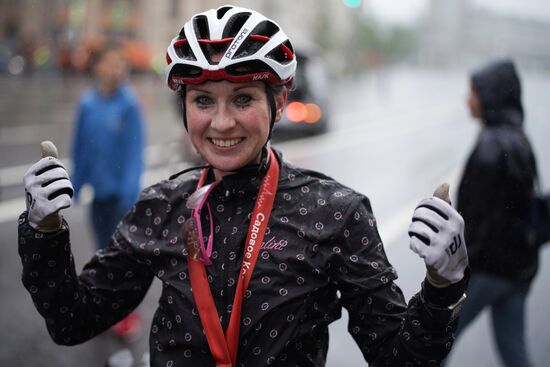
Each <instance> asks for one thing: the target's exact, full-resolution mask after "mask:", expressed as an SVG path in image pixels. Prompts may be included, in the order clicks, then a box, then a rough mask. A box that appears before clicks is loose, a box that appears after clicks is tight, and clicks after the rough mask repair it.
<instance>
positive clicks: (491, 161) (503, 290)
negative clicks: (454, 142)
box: [457, 60, 538, 367]
mask: <svg viewBox="0 0 550 367" xmlns="http://www.w3.org/2000/svg"><path fill="white" fill-rule="evenodd" d="M470 84H471V90H470V94H469V98H468V105H469V108H470V113H471V115H472V116H473V117H474V118H476V119H477V120H479V122H480V124H481V125H480V128H481V129H480V133H479V136H478V138H477V142H476V144H475V146H474V148H473V150H472V152H471V153H470V156H469V158H468V161H467V164H466V167H465V169H464V173H463V176H462V180H461V183H460V188H459V191H458V202H457V206H458V210H459V212H460V213H461V214H462V216H463V217H464V220H465V222H466V227H465V228H466V229H465V237H466V243H467V244H468V255H469V258H470V266H471V269H472V273H471V279H470V284H469V286H468V299H467V300H466V302H465V306H464V310H463V313H462V316H461V318H460V322H459V327H458V333H462V332H463V331H464V329H465V328H466V327H467V326H468V325H469V324H470V323H471V322H472V321H473V320H474V319H475V318H476V317H477V316H478V315H479V314H480V313H481V311H482V310H484V309H486V308H488V309H489V311H490V315H491V321H492V326H493V331H494V336H495V339H496V345H497V348H498V351H499V354H500V357H501V358H502V361H503V362H504V364H505V365H506V366H508V367H525V366H532V363H531V361H530V358H529V352H528V346H527V341H526V335H525V334H526V332H525V323H526V320H525V312H526V308H525V303H526V300H527V295H528V292H529V288H530V286H531V282H532V280H533V278H534V277H535V274H536V273H537V264H538V253H537V249H536V248H535V247H533V246H530V245H529V243H528V238H527V230H526V226H525V223H526V222H527V218H528V215H529V212H530V203H531V198H532V196H533V192H534V175H535V169H536V168H535V167H536V163H535V158H534V154H533V151H532V149H531V146H530V143H529V140H528V139H527V136H526V135H525V133H524V131H523V121H524V111H523V106H522V103H521V83H520V79H519V76H518V73H517V71H516V67H515V66H514V63H513V62H512V61H511V60H498V61H494V62H492V63H490V64H488V65H486V66H484V67H483V68H481V69H479V70H477V71H475V72H474V73H473V74H472V76H471V78H470Z"/></svg>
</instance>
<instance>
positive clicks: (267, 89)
mask: <svg viewBox="0 0 550 367" xmlns="http://www.w3.org/2000/svg"><path fill="white" fill-rule="evenodd" d="M265 92H266V94H267V101H268V102H269V110H270V113H271V121H270V123H269V135H268V136H267V141H266V145H267V142H269V140H270V139H271V133H272V132H273V126H274V125H275V116H276V113H277V106H276V104H275V96H274V95H273V89H271V87H270V86H269V84H268V83H265Z"/></svg>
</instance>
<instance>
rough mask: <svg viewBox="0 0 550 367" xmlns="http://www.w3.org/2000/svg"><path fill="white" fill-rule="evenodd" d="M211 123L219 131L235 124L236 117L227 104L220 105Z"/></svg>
mask: <svg viewBox="0 0 550 367" xmlns="http://www.w3.org/2000/svg"><path fill="white" fill-rule="evenodd" d="M211 125H212V128H214V129H216V130H218V131H225V130H229V129H231V128H233V127H234V126H235V119H234V117H233V115H232V114H231V112H230V111H229V110H228V108H227V107H226V106H224V105H220V106H219V108H218V109H217V110H216V113H215V114H214V116H213V118H212V123H211Z"/></svg>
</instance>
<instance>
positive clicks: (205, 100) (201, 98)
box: [195, 96, 212, 107]
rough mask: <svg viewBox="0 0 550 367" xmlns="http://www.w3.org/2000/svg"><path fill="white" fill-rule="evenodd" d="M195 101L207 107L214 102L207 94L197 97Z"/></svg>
mask: <svg viewBox="0 0 550 367" xmlns="http://www.w3.org/2000/svg"><path fill="white" fill-rule="evenodd" d="M195 103H196V104H198V105H199V106H201V107H205V106H208V105H210V104H212V99H211V98H210V97H207V96H198V97H196V98H195Z"/></svg>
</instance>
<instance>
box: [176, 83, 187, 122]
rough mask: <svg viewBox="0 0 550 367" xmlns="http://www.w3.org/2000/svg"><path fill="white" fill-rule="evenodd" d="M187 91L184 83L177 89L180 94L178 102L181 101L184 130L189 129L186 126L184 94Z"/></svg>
mask: <svg viewBox="0 0 550 367" xmlns="http://www.w3.org/2000/svg"><path fill="white" fill-rule="evenodd" d="M186 92H187V88H186V87H185V85H182V86H181V89H180V90H179V91H178V94H179V96H180V102H181V116H182V119H183V126H184V127H185V130H186V131H187V132H189V129H188V128H187V111H186V110H185V94H186Z"/></svg>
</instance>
